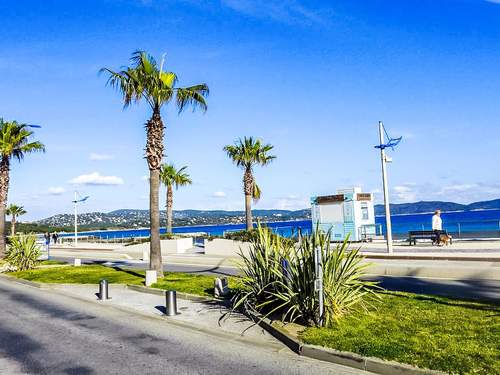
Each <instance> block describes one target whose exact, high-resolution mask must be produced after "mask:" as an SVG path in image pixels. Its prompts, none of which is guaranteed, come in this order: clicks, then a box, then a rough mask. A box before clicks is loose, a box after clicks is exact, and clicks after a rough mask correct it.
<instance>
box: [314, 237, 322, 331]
mask: <svg viewBox="0 0 500 375" xmlns="http://www.w3.org/2000/svg"><path fill="white" fill-rule="evenodd" d="M314 263H315V269H316V280H315V282H314V289H315V290H316V291H317V292H318V305H319V325H320V327H321V326H323V316H324V313H325V311H324V310H325V309H324V306H323V264H322V256H321V247H320V246H318V247H316V249H315V252H314Z"/></svg>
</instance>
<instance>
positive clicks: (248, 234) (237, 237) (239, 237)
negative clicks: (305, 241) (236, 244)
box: [224, 224, 295, 245]
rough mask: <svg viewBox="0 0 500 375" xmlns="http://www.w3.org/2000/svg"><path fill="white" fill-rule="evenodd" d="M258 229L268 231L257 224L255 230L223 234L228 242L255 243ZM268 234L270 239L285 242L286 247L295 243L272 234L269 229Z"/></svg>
mask: <svg viewBox="0 0 500 375" xmlns="http://www.w3.org/2000/svg"><path fill="white" fill-rule="evenodd" d="M259 227H260V228H261V229H264V228H266V229H269V228H267V227H265V226H261V225H260V224H258V227H257V228H256V229H252V230H240V231H236V232H226V233H224V238H225V239H228V240H234V241H241V242H255V241H256V240H257V239H258V238H259V233H258V228H259ZM268 232H269V235H270V236H271V237H272V238H276V237H279V238H280V240H281V241H284V242H286V243H287V244H288V245H292V244H293V243H294V242H295V241H294V240H292V239H290V238H285V237H282V236H280V235H279V234H276V233H274V232H272V230H271V229H269V230H268Z"/></svg>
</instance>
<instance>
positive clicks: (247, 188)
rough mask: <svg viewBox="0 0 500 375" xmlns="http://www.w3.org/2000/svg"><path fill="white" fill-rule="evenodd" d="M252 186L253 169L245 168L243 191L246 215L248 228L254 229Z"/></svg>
mask: <svg viewBox="0 0 500 375" xmlns="http://www.w3.org/2000/svg"><path fill="white" fill-rule="evenodd" d="M252 188H253V175H252V171H251V170H248V169H247V170H245V174H244V175H243V192H244V193H245V217H246V224H247V230H252V229H253V224H252Z"/></svg>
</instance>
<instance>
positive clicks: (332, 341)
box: [301, 292, 500, 375]
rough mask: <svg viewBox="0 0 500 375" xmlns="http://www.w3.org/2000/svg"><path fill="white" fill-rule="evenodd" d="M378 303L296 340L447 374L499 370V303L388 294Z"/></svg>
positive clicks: (481, 372) (485, 372)
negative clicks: (373, 309)
mask: <svg viewBox="0 0 500 375" xmlns="http://www.w3.org/2000/svg"><path fill="white" fill-rule="evenodd" d="M377 306H378V307H377V310H376V311H371V312H368V313H357V314H356V315H352V316H349V317H347V318H345V319H343V320H341V321H340V323H338V324H337V325H336V326H334V327H331V328H308V329H306V330H305V331H304V332H303V333H302V334H301V338H302V340H303V341H304V342H306V343H310V344H315V345H323V346H327V347H330V348H334V349H338V350H343V351H350V352H354V353H359V354H362V355H364V356H373V357H379V358H384V359H388V360H395V361H398V362H403V363H409V364H412V365H416V366H419V367H425V368H430V369H435V370H441V371H445V372H449V373H456V374H488V375H492V374H500V307H499V306H493V305H488V304H479V303H472V302H464V301H458V300H452V299H447V298H440V297H432V296H423V295H416V294H409V293H392V292H385V293H383V294H382V302H381V303H380V304H378V305H377Z"/></svg>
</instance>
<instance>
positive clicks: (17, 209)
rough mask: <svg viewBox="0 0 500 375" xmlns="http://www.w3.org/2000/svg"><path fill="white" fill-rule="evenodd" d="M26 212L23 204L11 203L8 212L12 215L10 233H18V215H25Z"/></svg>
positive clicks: (12, 234)
mask: <svg viewBox="0 0 500 375" xmlns="http://www.w3.org/2000/svg"><path fill="white" fill-rule="evenodd" d="M25 213H26V210H25V209H24V207H23V206H17V205H15V204H11V205H10V206H9V207H7V210H6V214H7V215H11V216H12V219H11V221H10V235H11V236H12V237H13V236H15V235H16V218H17V217H18V216H21V215H24V214H25Z"/></svg>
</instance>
